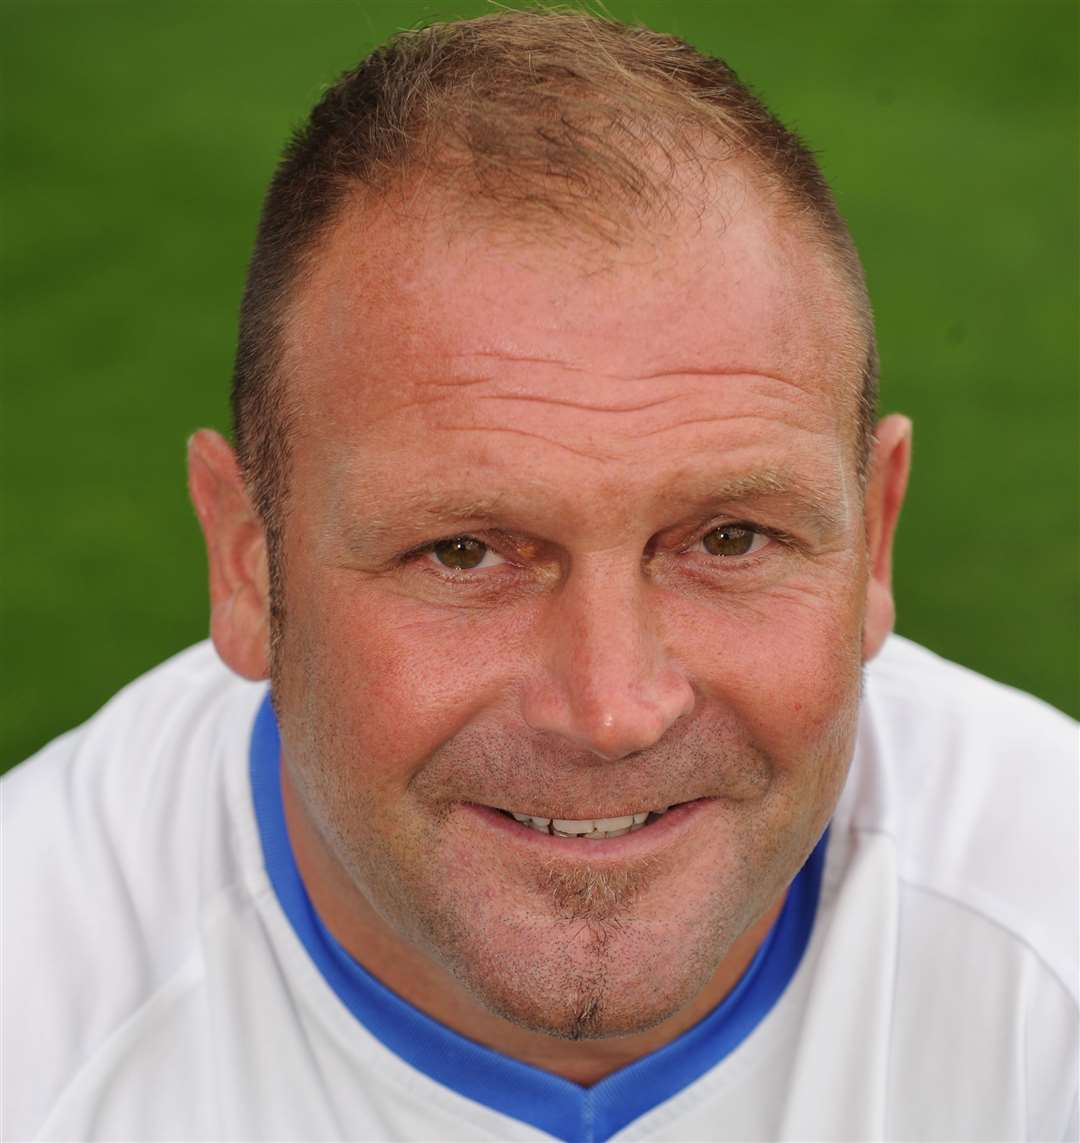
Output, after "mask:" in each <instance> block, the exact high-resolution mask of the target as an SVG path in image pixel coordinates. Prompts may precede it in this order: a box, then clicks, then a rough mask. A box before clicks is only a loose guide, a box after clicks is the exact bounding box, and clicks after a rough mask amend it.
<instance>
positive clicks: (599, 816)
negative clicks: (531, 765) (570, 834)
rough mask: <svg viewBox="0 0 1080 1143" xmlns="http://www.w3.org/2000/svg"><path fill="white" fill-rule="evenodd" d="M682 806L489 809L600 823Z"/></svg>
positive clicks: (663, 803) (534, 816)
mask: <svg viewBox="0 0 1080 1143" xmlns="http://www.w3.org/2000/svg"><path fill="white" fill-rule="evenodd" d="M685 800H686V799H684V801H685ZM689 800H693V799H689ZM683 804H684V802H678V801H671V802H656V803H654V804H652V805H650V804H644V805H638V806H635V807H634V808H633V809H617V810H605V811H604V812H603V813H582V812H581V811H580V810H573V811H571V812H566V811H564V810H557V811H554V812H549V811H548V810H533V809H522V808H521V807H520V806H491V809H495V810H501V811H502V812H503V813H506V814H527V815H528V816H529V817H532V818H551V819H560V820H562V821H577V822H587V821H601V820H604V819H607V818H628V817H632V816H633V815H634V814H658V813H663V812H664V811H665V810H670V809H672V808H674V807H675V806H679V805H683Z"/></svg>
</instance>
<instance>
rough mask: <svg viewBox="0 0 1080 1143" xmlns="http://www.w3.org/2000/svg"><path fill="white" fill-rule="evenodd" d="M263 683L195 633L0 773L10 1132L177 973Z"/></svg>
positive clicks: (227, 852) (232, 869)
mask: <svg viewBox="0 0 1080 1143" xmlns="http://www.w3.org/2000/svg"><path fill="white" fill-rule="evenodd" d="M264 691H265V687H263V686H258V685H255V684H251V683H248V682H245V681H244V680H242V679H239V678H237V677H236V676H235V675H233V674H232V673H231V672H230V671H229V670H228V669H227V668H226V667H225V666H224V665H223V664H222V663H221V662H220V660H219V659H218V658H217V656H216V654H215V653H214V651H213V649H212V647H211V646H210V645H209V644H208V643H203V644H200V645H198V646H196V647H193V648H191V649H189V650H187V651H185V652H183V653H181V654H179V655H177V656H175V657H174V658H172V659H170V660H168V661H167V662H166V663H163V664H162V665H161V666H159V667H157V668H155V669H154V670H152V671H150V672H149V673H148V674H146V675H144V676H143V677H142V678H140V679H138V680H136V681H135V682H133V683H132V684H130V685H129V686H127V687H125V688H124V689H123V690H122V691H120V692H119V693H118V694H117V695H116V696H114V698H113V699H112V700H110V702H108V703H107V704H106V705H105V706H104V707H103V708H102V709H101V710H100V711H99V712H98V713H97V714H96V715H95V716H94V717H93V718H91V719H90V720H89V721H88V722H87V723H85V724H84V725H83V726H81V727H78V728H77V729H75V730H73V731H71V732H69V733H68V734H65V735H64V736H62V737H61V738H59V739H57V740H56V741H55V742H53V743H51V744H50V745H48V746H46V747H45V748H44V749H43V750H42V751H40V752H39V753H38V754H37V755H35V756H34V757H33V758H31V759H29V760H28V761H26V762H24V763H23V764H22V765H20V766H18V767H16V769H15V770H14V771H12V772H11V773H10V774H9V775H7V776H6V777H5V778H4V780H3V783H2V784H0V790H2V794H3V797H2V813H3V912H4V928H5V948H4V958H3V973H4V995H5V1019H4V1037H5V1040H6V1041H7V1046H6V1050H5V1051H4V1059H5V1072H6V1073H7V1074H6V1075H5V1085H4V1086H5V1090H6V1091H8V1092H9V1093H11V1094H12V1096H13V1098H12V1099H11V1100H5V1104H6V1108H5V1117H7V1116H11V1117H12V1118H11V1119H10V1120H9V1123H10V1126H11V1128H12V1129H13V1130H14V1129H16V1126H17V1125H18V1130H16V1134H19V1133H20V1132H22V1131H24V1130H25V1125H27V1124H32V1123H34V1122H37V1121H39V1118H40V1116H41V1114H43V1112H44V1111H45V1110H46V1109H47V1107H48V1106H49V1105H50V1103H51V1102H52V1101H53V1100H54V1099H55V1098H56V1097H57V1095H58V1094H59V1092H60V1091H61V1090H62V1089H63V1087H64V1085H65V1084H66V1083H67V1082H68V1081H69V1080H70V1079H71V1078H72V1076H73V1074H74V1073H75V1072H76V1071H77V1070H78V1069H79V1068H80V1067H81V1066H83V1065H85V1064H86V1063H88V1061H89V1060H90V1059H91V1058H92V1057H93V1055H94V1053H95V1052H96V1051H97V1049H98V1048H99V1046H100V1045H101V1044H103V1043H104V1042H105V1041H106V1040H107V1039H108V1038H109V1037H110V1036H111V1035H112V1034H113V1033H115V1032H116V1031H117V1030H118V1029H120V1028H121V1027H122V1026H123V1025H124V1024H125V1022H126V1021H128V1020H130V1019H131V1018H132V1017H133V1016H134V1015H135V1014H136V1013H138V1012H139V1011H140V1009H141V1008H142V1007H143V1006H145V1005H147V1004H149V1003H151V1002H152V1000H153V998H154V997H155V996H156V995H157V994H158V993H159V991H160V990H162V989H164V988H166V987H167V986H168V985H169V982H170V981H171V980H172V979H173V978H174V977H175V976H176V975H177V974H178V973H180V972H181V971H183V972H184V973H187V974H190V972H191V958H192V956H193V955H195V953H196V951H197V940H198V924H199V917H200V914H201V913H202V911H203V909H204V907H205V904H206V902H207V901H208V900H210V899H212V898H213V897H214V896H215V895H216V894H219V893H221V892H222V891H223V890H224V889H225V888H226V887H227V886H228V884H229V883H230V882H231V881H235V880H236V879H237V877H238V876H239V864H240V863H239V859H238V857H237V855H236V853H235V849H236V844H237V843H236V836H235V834H236V831H235V830H234V829H232V828H231V826H230V816H231V812H232V811H231V810H230V799H231V800H232V801H235V800H236V795H235V790H236V788H237V787H238V784H239V782H241V781H242V779H243V777H244V775H245V773H246V769H245V767H246V757H247V741H248V738H249V735H250V729H251V723H252V720H253V718H254V714H255V710H256V707H257V705H258V703H259V701H260V700H261V697H262V695H263V693H264ZM231 791H232V792H231ZM16 1073H18V1074H17V1075H16ZM16 1093H17V1094H16Z"/></svg>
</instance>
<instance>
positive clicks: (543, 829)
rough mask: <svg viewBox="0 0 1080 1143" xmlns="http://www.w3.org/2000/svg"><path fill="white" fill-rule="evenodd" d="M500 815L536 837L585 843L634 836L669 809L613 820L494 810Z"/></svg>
mask: <svg viewBox="0 0 1080 1143" xmlns="http://www.w3.org/2000/svg"><path fill="white" fill-rule="evenodd" d="M493 808H494V809H496V810H497V812H498V813H500V814H502V815H503V816H504V817H507V818H509V819H510V820H512V821H515V822H517V823H518V825H520V826H522V827H524V828H525V829H530V830H535V831H536V832H537V833H544V834H548V835H549V836H551V837H573V838H579V839H580V840H583V841H605V840H607V839H609V838H613V837H622V836H623V835H624V834H628V833H635V832H637V831H638V830H641V829H644V828H645V827H646V826H649V825H652V823H653V822H655V821H659V820H660V818H661V817H663V815H664V814H666V813H667V811H668V810H669V809H670V808H672V807H670V806H662V807H660V808H658V809H653V810H637V811H635V812H633V813H629V814H624V815H622V816H620V817H612V818H545V817H538V816H537V815H535V814H526V813H521V812H519V811H517V810H504V809H499V807H497V806H496V807H493Z"/></svg>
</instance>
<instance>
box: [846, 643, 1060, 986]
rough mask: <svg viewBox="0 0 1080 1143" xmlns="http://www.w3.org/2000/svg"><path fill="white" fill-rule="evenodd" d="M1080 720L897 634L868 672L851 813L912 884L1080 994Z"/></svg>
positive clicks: (855, 827)
mask: <svg viewBox="0 0 1080 1143" xmlns="http://www.w3.org/2000/svg"><path fill="white" fill-rule="evenodd" d="M1078 763H1080V732H1078V726H1077V724H1076V723H1075V722H1074V721H1073V720H1072V719H1071V718H1068V717H1067V716H1066V715H1064V714H1062V713H1061V712H1060V711H1057V710H1055V709H1054V708H1053V707H1051V706H1048V705H1047V704H1046V703H1043V702H1041V701H1040V700H1038V699H1036V698H1034V697H1032V696H1031V695H1027V694H1024V693H1023V692H1021V691H1017V690H1015V689H1013V688H1011V687H1007V686H1004V685H1002V684H1000V683H996V682H993V681H991V680H990V679H987V678H984V677H983V676H981V675H978V674H976V673H975V672H973V671H970V670H967V669H966V668H964V667H960V666H958V665H957V664H955V663H950V662H948V661H946V660H944V659H942V658H940V657H938V656H937V655H934V654H933V653H931V652H930V651H928V650H926V649H925V648H923V647H919V646H918V645H916V644H914V643H911V642H909V641H908V640H906V639H902V638H899V637H895V636H894V637H893V638H892V639H890V640H889V642H888V644H887V645H886V647H885V649H884V651H883V652H882V654H881V655H880V656H879V657H878V658H877V659H876V660H875V661H874V662H873V663H871V664H870V666H869V668H868V670H867V674H866V683H865V692H864V701H863V710H862V718H861V724H860V731H859V740H858V745H857V749H856V755H855V760H854V762H853V765H852V772H851V775H850V777H849V782H848V788H847V789H846V790H845V794H844V798H843V799H842V802H841V806H842V814H843V816H844V817H845V818H847V819H848V821H849V822H850V825H851V827H852V829H853V830H855V831H856V832H863V833H878V834H882V835H885V836H886V837H887V838H889V839H890V841H891V843H892V845H893V847H894V852H895V862H896V870H897V876H898V878H899V881H900V883H901V887H902V888H904V889H906V890H910V891H912V892H915V893H919V894H932V895H934V896H936V897H937V898H938V899H939V900H940V901H941V902H942V903H943V904H944V905H945V906H946V907H949V908H951V909H953V910H954V911H956V910H962V911H965V912H967V913H969V914H971V915H977V916H978V917H979V918H980V919H981V920H982V922H985V923H989V924H992V925H995V926H997V927H999V928H1000V929H1002V930H1004V931H1005V932H1006V933H1007V934H1009V936H1010V937H1011V938H1012V939H1013V940H1014V941H1015V942H1018V943H1019V944H1022V945H1024V946H1026V947H1027V948H1028V949H1029V950H1030V951H1031V952H1032V953H1033V954H1034V955H1035V956H1036V958H1037V959H1038V960H1039V961H1041V962H1042V963H1043V965H1044V966H1045V967H1046V968H1047V969H1049V971H1050V972H1051V973H1052V975H1053V976H1055V977H1056V978H1057V980H1058V982H1059V983H1060V984H1061V985H1062V986H1063V987H1064V988H1065V989H1066V990H1067V991H1068V992H1070V993H1071V995H1072V997H1073V1000H1074V1001H1075V1000H1076V971H1077V945H1078V942H1080V933H1078V925H1077V915H1076V904H1075V903H1076V900H1077V894H1078V892H1080V885H1078V884H1077V880H1078V874H1077V866H1078V862H1077V857H1078V836H1077V835H1078V828H1077V827H1078V822H1077V805H1078V800H1077V799H1078V789H1080V764H1078Z"/></svg>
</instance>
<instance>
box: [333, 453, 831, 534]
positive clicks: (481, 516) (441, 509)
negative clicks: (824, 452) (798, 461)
mask: <svg viewBox="0 0 1080 1143" xmlns="http://www.w3.org/2000/svg"><path fill="white" fill-rule="evenodd" d="M666 491H667V492H669V493H670V494H671V497H672V500H676V499H677V500H678V502H679V508H678V512H679V517H680V518H681V519H683V520H685V519H687V518H688V517H691V516H701V517H703V518H704V517H707V516H711V515H714V514H716V513H717V512H719V511H720V510H721V509H722V508H724V507H726V506H728V505H736V504H742V503H744V502H748V501H753V500H764V501H769V500H772V501H780V502H787V503H790V504H791V505H792V506H793V507H794V508H795V509H796V510H797V511H798V512H800V513H801V514H802V516H803V517H804V519H805V520H806V521H807V522H808V524H809V526H810V527H811V528H812V529H813V530H814V531H815V532H816V533H818V534H819V535H821V536H831V535H835V534H836V533H837V532H839V531H842V530H843V528H844V526H845V524H846V522H847V520H846V517H847V513H846V512H845V511H844V507H843V505H838V504H836V503H835V502H834V499H833V497H831V496H830V495H829V494H828V493H827V492H826V491H824V490H823V489H820V488H814V487H811V486H808V485H806V484H805V483H804V482H801V481H798V480H796V479H795V478H793V477H792V476H791V475H790V474H789V473H786V472H784V471H783V470H781V469H774V468H769V469H758V470H754V471H751V472H746V473H740V474H738V475H736V476H727V477H720V478H716V479H711V480H710V479H708V478H706V477H704V476H703V475H702V474H700V473H695V474H693V476H692V477H691V476H689V475H688V476H687V477H686V478H685V479H683V480H679V479H676V480H674V481H672V482H671V484H670V486H669V488H668V489H667V490H666ZM515 508H518V510H520V507H519V504H518V503H516V502H515V501H513V500H511V499H510V498H509V497H507V496H503V495H501V494H498V493H486V494H485V493H480V494H477V495H464V494H463V495H460V496H459V495H455V494H454V493H452V492H448V491H440V490H438V489H423V490H420V491H418V492H416V493H414V494H409V495H407V496H404V497H403V498H402V499H401V500H395V502H394V504H393V508H392V515H388V514H384V513H383V512H381V511H379V510H378V509H376V510H375V511H373V512H372V513H371V514H370V515H365V516H364V518H363V519H353V520H350V521H349V522H348V524H347V526H346V528H345V539H346V542H347V544H348V546H349V547H350V548H352V549H363V548H368V547H371V546H373V545H374V546H378V545H379V544H381V543H384V542H389V541H392V540H394V539H395V538H396V537H398V536H399V535H400V534H401V533H402V532H403V531H408V532H417V533H425V532H430V533H431V534H432V535H434V534H435V533H441V534H448V533H450V532H452V531H453V530H454V529H455V528H458V527H465V526H479V525H486V526H493V525H494V526H498V525H499V524H500V523H502V525H503V526H506V521H507V518H508V517H509V516H511V515H516V514H517V512H515ZM674 522H675V521H672V523H674Z"/></svg>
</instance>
